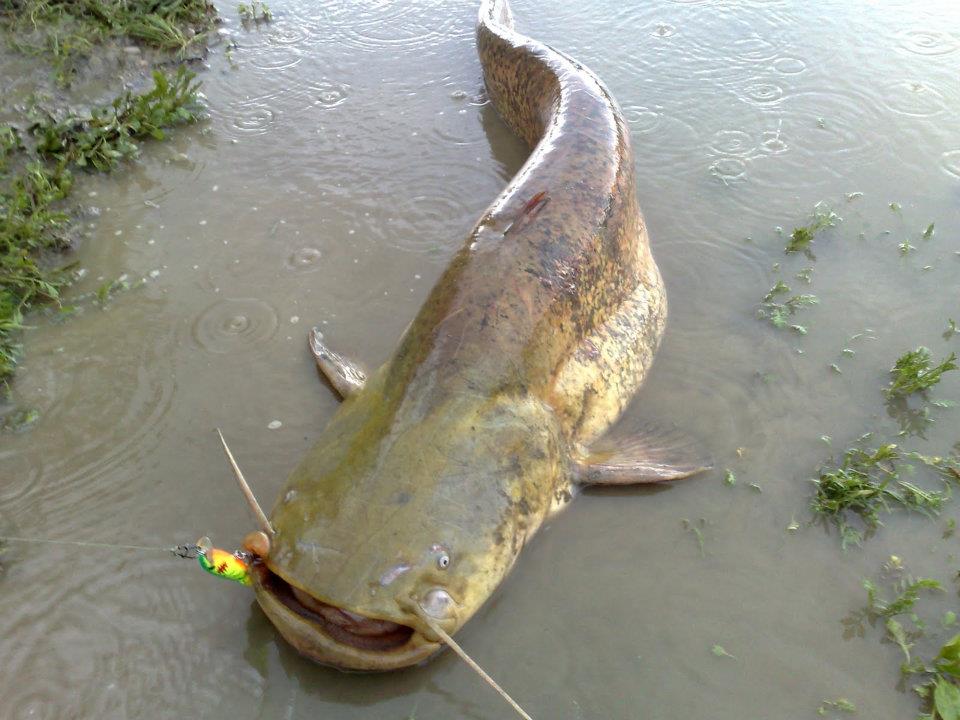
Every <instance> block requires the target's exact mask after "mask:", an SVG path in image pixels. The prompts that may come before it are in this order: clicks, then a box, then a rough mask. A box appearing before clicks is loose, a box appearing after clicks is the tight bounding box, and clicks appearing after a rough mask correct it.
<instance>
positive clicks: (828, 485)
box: [811, 444, 960, 548]
mask: <svg viewBox="0 0 960 720" xmlns="http://www.w3.org/2000/svg"><path fill="white" fill-rule="evenodd" d="M918 465H919V466H926V467H928V468H930V469H932V470H933V471H935V472H936V474H938V475H939V476H940V477H941V479H942V481H943V490H927V489H925V488H922V487H920V486H919V485H917V484H915V483H913V482H911V481H909V480H906V479H904V478H903V477H901V475H902V474H908V473H909V474H911V475H912V474H915V473H916V472H917V469H918ZM958 468H960V461H958V460H957V459H955V458H940V457H928V456H925V455H920V454H919V453H910V452H906V453H905V452H901V451H900V449H899V448H898V447H897V446H896V445H894V444H887V445H881V446H880V447H878V448H876V449H873V450H863V449H860V448H850V449H849V450H847V451H846V452H845V453H844V455H843V458H842V460H841V461H840V464H839V465H837V466H836V467H832V468H829V467H827V468H822V469H821V470H820V472H819V476H818V477H817V478H816V479H815V480H814V481H813V482H814V484H815V485H816V487H817V490H816V493H815V495H814V497H813V500H812V501H811V507H812V509H813V511H814V514H816V515H818V516H819V517H821V518H823V519H824V520H826V521H828V522H831V523H832V524H834V525H835V526H836V527H837V529H838V530H839V531H840V539H841V543H842V545H843V547H844V548H846V547H847V546H848V545H851V544H854V545H860V544H862V542H863V539H864V537H865V536H866V535H867V534H872V533H873V532H875V531H876V530H877V528H879V527H880V525H881V524H882V523H881V521H880V516H881V513H889V512H891V511H892V508H893V507H895V506H898V507H902V508H906V509H908V510H913V511H915V512H919V513H922V514H924V515H928V516H934V515H936V514H938V513H939V512H940V510H941V508H942V507H943V505H944V503H945V502H946V501H947V500H949V499H950V496H951V493H950V484H949V483H950V482H951V481H956V480H958V479H960V473H958ZM855 517H856V518H859V520H860V525H861V527H857V526H855V525H854V524H852V521H853V519H854V518H855Z"/></svg>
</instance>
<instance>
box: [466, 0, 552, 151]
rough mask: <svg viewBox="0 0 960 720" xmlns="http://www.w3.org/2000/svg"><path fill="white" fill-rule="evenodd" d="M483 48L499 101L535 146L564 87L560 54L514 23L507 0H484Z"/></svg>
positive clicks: (491, 89) (487, 77) (488, 79)
mask: <svg viewBox="0 0 960 720" xmlns="http://www.w3.org/2000/svg"><path fill="white" fill-rule="evenodd" d="M477 50H478V52H479V55H480V64H481V65H482V66H483V80H484V84H485V85H486V88H487V95H488V96H489V98H490V100H491V102H492V103H493V106H494V107H495V108H496V109H497V112H498V113H499V114H500V117H502V118H503V119H504V121H505V122H506V123H507V125H509V126H510V128H511V129H512V130H513V131H514V132H515V133H516V134H517V135H519V136H520V137H521V138H523V139H524V140H525V141H526V142H527V144H528V145H529V146H530V147H533V146H535V145H536V144H537V143H538V142H539V141H540V139H541V138H542V137H543V135H544V132H545V131H546V128H547V126H548V125H549V123H550V120H551V118H552V117H553V113H554V106H555V104H556V103H555V100H556V98H557V96H558V94H559V90H560V80H559V77H558V68H559V67H560V64H559V63H558V61H559V60H560V56H559V55H558V54H557V53H556V51H554V50H551V49H550V48H548V47H547V46H546V45H544V44H543V43H539V42H536V41H534V40H531V39H530V38H528V37H524V36H523V35H521V34H520V33H518V32H515V31H514V29H513V14H512V13H511V11H510V6H509V4H507V0H482V2H481V4H480V17H479V21H478V23H477Z"/></svg>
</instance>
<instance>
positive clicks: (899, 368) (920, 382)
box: [883, 346, 957, 399]
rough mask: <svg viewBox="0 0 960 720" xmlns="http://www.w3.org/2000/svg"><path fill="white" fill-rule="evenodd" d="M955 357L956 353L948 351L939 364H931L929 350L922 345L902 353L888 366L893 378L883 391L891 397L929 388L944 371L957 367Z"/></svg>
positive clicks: (938, 379) (905, 395) (900, 396)
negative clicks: (947, 354) (948, 353)
mask: <svg viewBox="0 0 960 720" xmlns="http://www.w3.org/2000/svg"><path fill="white" fill-rule="evenodd" d="M956 359H957V356H956V353H950V355H949V356H948V357H947V358H946V359H945V360H944V361H943V362H941V363H940V364H939V365H933V360H932V359H931V357H930V350H929V349H927V348H925V347H923V346H921V347H918V348H917V349H916V350H911V351H910V352H907V353H904V354H903V355H901V356H900V357H899V358H898V359H897V361H896V362H895V363H894V365H893V367H892V368H890V374H891V375H892V376H893V379H892V380H891V381H890V385H889V386H888V387H887V388H885V389H884V391H883V392H884V394H885V395H886V396H887V397H888V398H891V399H892V398H904V397H907V396H908V395H912V394H913V393H918V392H924V391H926V390H929V389H930V388H931V387H933V386H934V385H936V384H937V383H938V382H940V377H941V376H942V375H943V374H944V373H945V372H947V371H948V370H955V369H956V368H957V364H956Z"/></svg>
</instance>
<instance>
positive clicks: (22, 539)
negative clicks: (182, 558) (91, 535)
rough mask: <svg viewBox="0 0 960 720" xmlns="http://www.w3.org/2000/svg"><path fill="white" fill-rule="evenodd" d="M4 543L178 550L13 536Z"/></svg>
mask: <svg viewBox="0 0 960 720" xmlns="http://www.w3.org/2000/svg"><path fill="white" fill-rule="evenodd" d="M2 542H22V543H44V544H46V545H76V546H77V547H101V548H112V549H121V550H162V551H164V552H173V551H174V550H176V548H169V547H165V548H161V547H157V546H152V547H147V546H146V545H120V544H118V543H105V542H83V541H81V540H43V539H41V538H25V537H11V536H0V543H2Z"/></svg>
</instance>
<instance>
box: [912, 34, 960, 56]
mask: <svg viewBox="0 0 960 720" xmlns="http://www.w3.org/2000/svg"><path fill="white" fill-rule="evenodd" d="M958 47H960V44H958V42H957V39H956V38H955V37H953V36H952V35H950V34H948V33H945V32H940V31H939V30H906V31H904V32H902V33H901V34H900V48H901V49H903V50H906V51H907V52H910V53H914V54H916V55H947V54H948V53H952V52H954V51H956V49H957V48H958Z"/></svg>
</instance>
